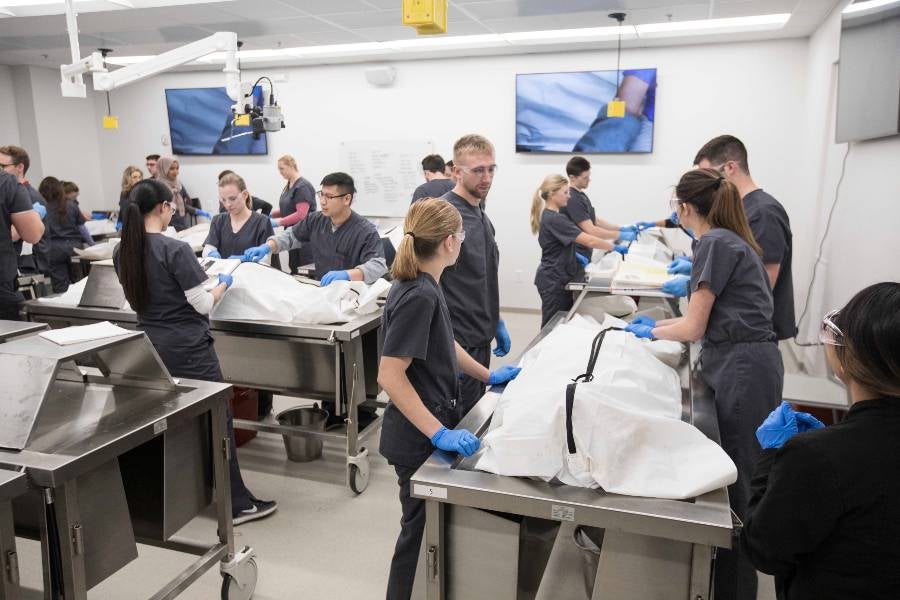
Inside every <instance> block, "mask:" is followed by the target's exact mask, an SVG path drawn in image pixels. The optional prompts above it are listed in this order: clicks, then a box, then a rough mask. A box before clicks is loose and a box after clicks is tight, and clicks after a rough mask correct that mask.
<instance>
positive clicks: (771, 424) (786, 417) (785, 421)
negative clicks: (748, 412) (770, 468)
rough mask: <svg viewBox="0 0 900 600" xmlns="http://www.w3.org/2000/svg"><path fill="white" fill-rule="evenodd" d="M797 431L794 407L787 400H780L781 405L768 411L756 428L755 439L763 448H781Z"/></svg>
mask: <svg viewBox="0 0 900 600" xmlns="http://www.w3.org/2000/svg"><path fill="white" fill-rule="evenodd" d="M799 431H800V429H799V427H798V426H797V413H796V412H794V407H792V406H791V404H790V403H789V402H788V401H787V400H782V402H781V405H780V406H779V407H778V408H776V409H775V410H773V411H772V412H770V413H769V416H768V417H766V420H765V421H763V423H762V425H760V426H759V427H758V428H757V430H756V439H757V440H759V445H760V446H762V447H763V448H764V449H765V448H781V447H782V446H784V443H785V442H786V441H788V440H789V439H791V438H792V437H794V436H795V435H797V433H799Z"/></svg>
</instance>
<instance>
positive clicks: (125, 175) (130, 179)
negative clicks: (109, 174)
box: [119, 165, 144, 221]
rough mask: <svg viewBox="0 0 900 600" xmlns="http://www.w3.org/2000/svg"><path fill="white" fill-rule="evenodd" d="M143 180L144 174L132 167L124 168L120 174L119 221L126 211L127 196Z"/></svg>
mask: <svg viewBox="0 0 900 600" xmlns="http://www.w3.org/2000/svg"><path fill="white" fill-rule="evenodd" d="M143 178H144V172H143V171H141V170H140V169H139V168H137V167H135V166H134V165H129V166H127V167H125V171H123V172H122V191H121V192H119V221H121V220H122V215H124V214H125V211H126V210H127V209H128V195H129V194H130V193H131V188H133V187H134V186H135V184H137V182H138V181H140V180H141V179H143Z"/></svg>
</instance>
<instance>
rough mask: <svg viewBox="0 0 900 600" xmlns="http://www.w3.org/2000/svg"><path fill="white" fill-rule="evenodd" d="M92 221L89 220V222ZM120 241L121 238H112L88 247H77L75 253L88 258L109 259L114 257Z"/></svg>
mask: <svg viewBox="0 0 900 600" xmlns="http://www.w3.org/2000/svg"><path fill="white" fill-rule="evenodd" d="M90 222H91V221H88V223H90ZM120 241H121V240H119V238H111V239H108V240H106V241H104V242H100V243H99V244H94V245H93V246H88V247H87V248H75V254H77V255H78V256H79V257H81V258H86V259H88V260H107V259H110V258H112V256H113V251H114V250H115V249H116V246H118V245H119V242H120Z"/></svg>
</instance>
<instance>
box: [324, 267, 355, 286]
mask: <svg viewBox="0 0 900 600" xmlns="http://www.w3.org/2000/svg"><path fill="white" fill-rule="evenodd" d="M335 281H350V273H348V272H347V271H328V272H327V273H325V274H324V275H322V281H320V282H319V285H321V286H322V287H324V286H326V285H330V284H331V283H333V282H335Z"/></svg>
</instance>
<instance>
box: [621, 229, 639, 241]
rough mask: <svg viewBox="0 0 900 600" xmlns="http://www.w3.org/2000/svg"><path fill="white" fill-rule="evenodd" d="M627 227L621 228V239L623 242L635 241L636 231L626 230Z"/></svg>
mask: <svg viewBox="0 0 900 600" xmlns="http://www.w3.org/2000/svg"><path fill="white" fill-rule="evenodd" d="M624 229H625V228H624V227H623V228H622V229H620V230H619V239H620V240H622V241H623V242H633V241H634V240H636V239H637V232H636V231H625V230H624Z"/></svg>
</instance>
